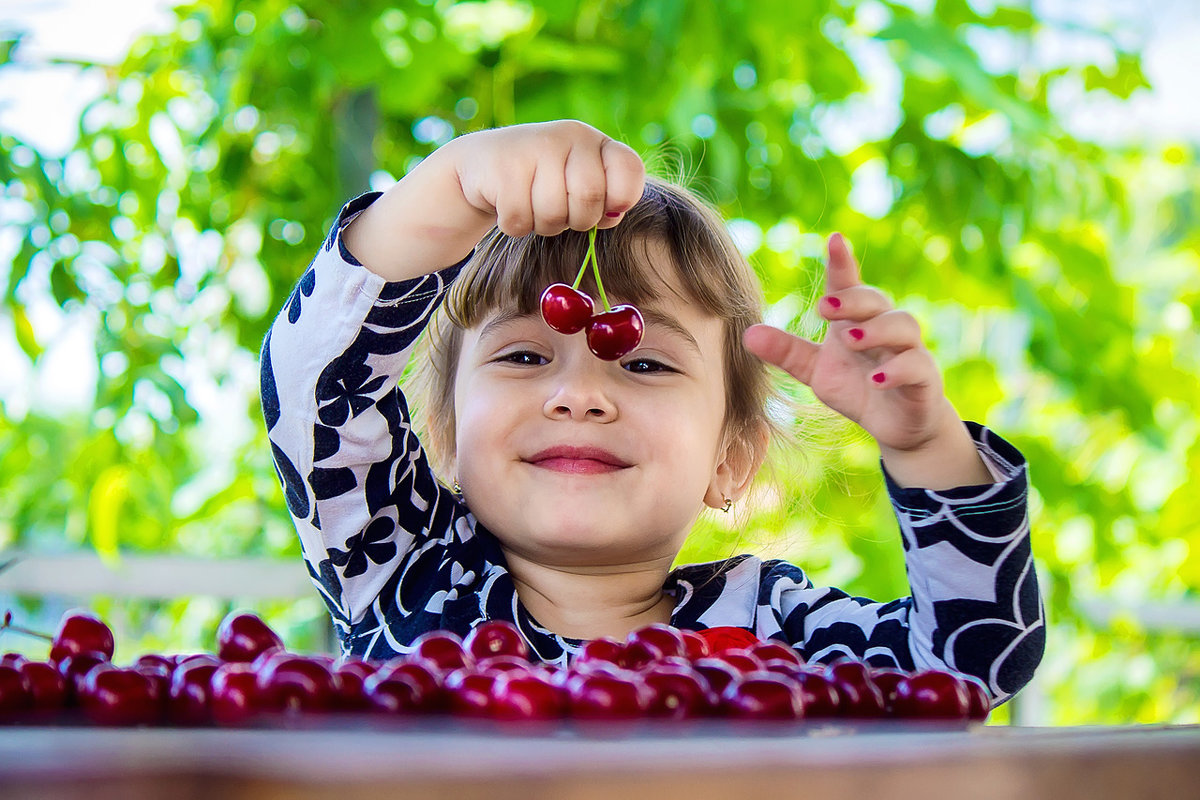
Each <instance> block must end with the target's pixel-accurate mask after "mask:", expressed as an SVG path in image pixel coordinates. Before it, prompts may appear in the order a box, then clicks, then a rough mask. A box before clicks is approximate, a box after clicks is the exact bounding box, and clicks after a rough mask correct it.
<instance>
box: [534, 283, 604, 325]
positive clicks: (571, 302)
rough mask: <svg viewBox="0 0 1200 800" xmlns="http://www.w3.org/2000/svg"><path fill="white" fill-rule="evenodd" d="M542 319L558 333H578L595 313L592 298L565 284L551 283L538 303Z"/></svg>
mask: <svg viewBox="0 0 1200 800" xmlns="http://www.w3.org/2000/svg"><path fill="white" fill-rule="evenodd" d="M538 304H539V306H540V307H541V310H542V319H543V320H545V321H546V324H547V325H549V326H550V327H551V328H553V329H554V330H556V331H558V332H559V333H567V334H571V333H579V332H580V331H581V330H583V329H584V328H585V327H586V326H587V324H588V321H589V320H591V318H592V312H593V311H595V304H594V303H593V302H592V298H590V297H588V296H587V295H586V294H584V293H583V292H581V291H579V290H578V289H574V288H572V287H570V286H568V285H567V284H565V283H552V284H550V285H549V286H547V287H546V289H545V291H543V292H542V297H541V299H540V301H539V303H538Z"/></svg>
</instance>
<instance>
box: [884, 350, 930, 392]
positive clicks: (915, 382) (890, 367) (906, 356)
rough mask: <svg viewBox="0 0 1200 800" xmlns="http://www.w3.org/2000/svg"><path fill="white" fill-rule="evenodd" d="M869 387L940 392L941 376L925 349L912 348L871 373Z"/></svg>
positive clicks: (898, 354)
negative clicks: (934, 390)
mask: <svg viewBox="0 0 1200 800" xmlns="http://www.w3.org/2000/svg"><path fill="white" fill-rule="evenodd" d="M870 380H871V385H872V386H873V387H874V388H876V389H901V388H904V389H937V390H938V391H940V390H941V385H942V375H941V372H940V371H939V370H938V367H937V364H936V363H935V362H934V360H933V354H932V353H930V352H929V351H928V350H926V349H925V348H912V349H909V350H905V351H903V352H901V353H897V354H896V355H895V356H893V357H891V358H889V359H888V360H887V361H884V362H883V363H882V364H880V365H879V367H878V368H877V369H876V370H875V371H874V372H872V373H871V378H870Z"/></svg>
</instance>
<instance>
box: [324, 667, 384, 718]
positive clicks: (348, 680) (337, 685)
mask: <svg viewBox="0 0 1200 800" xmlns="http://www.w3.org/2000/svg"><path fill="white" fill-rule="evenodd" d="M377 669H378V668H377V667H376V666H375V665H374V664H371V663H369V662H367V661H363V660H362V659H360V658H352V659H349V660H347V661H343V662H342V663H341V664H338V665H337V666H335V667H334V669H333V689H334V707H335V708H336V709H337V710H338V711H362V710H364V709H366V708H369V707H370V705H371V703H370V700H368V699H367V691H366V682H367V678H369V677H371V676H372V675H374V674H375V672H376V671H377Z"/></svg>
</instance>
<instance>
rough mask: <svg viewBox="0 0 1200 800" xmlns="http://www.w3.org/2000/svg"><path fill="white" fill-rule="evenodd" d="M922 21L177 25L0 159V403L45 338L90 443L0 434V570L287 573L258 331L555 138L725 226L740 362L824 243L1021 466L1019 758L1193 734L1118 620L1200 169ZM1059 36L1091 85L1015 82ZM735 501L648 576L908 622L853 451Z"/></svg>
mask: <svg viewBox="0 0 1200 800" xmlns="http://www.w3.org/2000/svg"><path fill="white" fill-rule="evenodd" d="M927 5H929V6H931V8H930V9H929V10H927V11H924V12H916V11H913V10H912V9H911V8H910V7H909V6H908V5H907V4H904V3H899V2H885V1H878V2H863V3H852V2H845V3H837V2H814V3H796V2H794V0H756V1H755V2H749V0H745V1H743V2H738V1H736V0H725V1H724V2H714V3H701V2H683V0H558V1H553V0H546V1H543V2H517V0H488V1H487V2H459V3H454V2H446V1H445V0H422V2H406V3H386V2H379V0H362V1H361V2H354V3H335V2H332V0H296V2H279V1H278V0H243V1H242V2H236V3H235V2H232V0H203V2H197V3H194V4H191V5H184V6H180V7H179V8H178V9H177V11H176V24H175V25H174V27H173V30H171V31H170V32H169V33H167V34H163V35H157V36H153V37H146V38H143V39H140V40H139V41H137V42H136V43H135V44H134V45H133V46H132V48H131V49H130V51H129V53H128V55H127V57H126V58H125V59H124V61H123V62H122V63H120V64H119V65H118V66H115V67H114V66H93V67H87V66H86V65H85V67H84V69H87V70H91V71H93V72H99V73H101V74H103V76H104V79H105V81H106V85H107V87H108V88H107V90H106V92H105V93H104V95H103V96H102V97H100V98H99V99H98V100H96V101H95V102H94V103H92V104H91V105H90V106H89V107H88V109H87V110H86V111H85V113H84V115H83V117H82V119H81V122H80V129H79V137H78V142H77V144H76V146H75V148H74V149H73V150H72V151H71V152H70V153H69V154H67V155H66V156H65V157H59V156H56V155H52V154H47V153H42V152H39V151H38V149H37V148H36V147H34V146H32V145H30V144H28V143H24V142H22V141H20V140H19V139H18V138H17V137H16V136H15V135H13V134H12V133H11V132H6V131H4V130H3V129H0V186H2V189H3V206H2V207H3V209H4V214H3V217H2V218H0V232H2V234H3V237H4V238H0V248H5V247H7V248H9V250H8V251H4V250H2V249H0V252H6V254H10V255H11V268H10V269H9V270H8V271H7V275H0V288H2V289H3V305H2V306H0V329H7V331H6V332H5V333H4V335H6V336H11V337H12V338H14V339H15V341H16V342H17V343H19V346H20V350H21V352H22V356H21V358H22V359H23V362H22V363H21V364H19V365H16V364H14V365H11V366H9V365H6V369H14V370H17V371H18V372H21V371H23V372H21V374H33V371H36V370H37V369H40V368H43V367H45V366H46V362H47V361H48V359H49V353H50V352H51V349H52V345H53V342H52V339H53V336H52V335H51V333H50V332H49V331H50V329H51V328H52V327H53V326H49V327H48V326H47V324H46V323H45V320H47V319H52V320H57V322H58V323H62V322H63V321H68V320H69V321H75V322H77V323H79V324H81V325H82V326H83V327H84V328H85V329H86V330H87V331H89V332H90V333H92V334H94V343H95V346H94V350H95V353H94V360H89V363H88V364H81V365H78V369H79V374H80V375H81V376H82V377H84V378H87V380H92V379H93V377H94V381H95V393H94V397H92V398H91V400H90V402H88V403H86V404H85V405H86V407H84V408H68V409H65V410H64V409H61V408H53V407H42V406H41V405H38V404H31V403H29V402H20V401H18V400H14V399H13V398H12V397H9V398H5V399H4V400H3V401H2V402H0V554H2V553H3V551H5V550H21V551H25V552H33V553H38V552H63V551H72V550H91V551H95V552H97V553H99V554H100V555H101V556H103V557H104V558H105V559H107V560H110V561H113V560H119V559H121V558H123V557H124V558H128V557H131V556H134V555H137V554H145V553H172V554H178V555H186V556H196V557H204V558H213V559H220V558H222V557H230V556H243V555H256V556H265V557H277V558H280V559H292V560H294V561H295V563H296V568H297V570H302V569H303V567H302V565H301V563H300V555H299V546H298V543H297V542H296V540H295V536H294V533H293V530H292V526H291V522H290V520H289V519H288V517H287V514H286V507H285V505H284V502H283V499H282V495H281V493H280V490H279V487H278V484H277V481H276V478H275V474H274V470H273V467H272V466H271V462H270V454H269V448H268V446H267V443H266V438H265V434H264V433H263V431H262V425H261V415H260V413H259V410H258V399H257V383H256V376H257V364H256V362H257V353H258V348H259V343H260V342H261V340H262V337H263V335H264V333H265V332H266V329H267V327H268V326H269V324H270V321H271V319H272V318H273V316H274V313H275V311H276V310H277V309H278V307H279V306H280V305H281V304H282V302H283V300H284V298H285V297H286V295H287V293H288V292H289V291H290V288H291V286H292V284H293V282H294V281H295V280H296V279H297V278H298V277H299V275H300V274H301V272H302V271H303V269H304V267H305V266H306V265H307V263H308V260H309V259H310V258H311V254H312V253H313V252H315V250H316V248H317V246H318V245H319V243H320V242H321V240H322V238H323V236H324V235H325V232H326V231H327V229H328V226H329V224H330V222H331V221H332V219H333V216H334V215H335V214H336V212H337V210H338V208H339V207H340V205H341V203H342V202H344V201H345V200H346V199H348V198H349V197H352V196H354V195H355V194H358V193H359V192H361V191H364V190H365V189H367V188H368V187H369V186H370V185H375V186H385V185H386V184H388V183H390V181H392V180H394V179H395V178H396V177H399V176H402V175H403V174H404V173H405V171H406V170H407V169H410V168H411V167H412V166H413V165H414V164H415V163H416V162H417V161H418V160H419V159H420V158H421V157H422V156H424V155H426V154H428V153H429V152H430V151H431V150H432V149H433V148H434V147H436V146H437V145H438V144H440V143H442V142H444V141H446V140H448V139H449V138H451V137H452V136H454V135H456V134H459V133H464V132H467V131H470V130H476V129H479V128H484V127H490V126H495V125H505V124H510V123H515V122H525V121H537V120H546V119H554V118H562V117H575V118H578V119H582V120H584V121H586V122H589V123H591V124H593V125H595V126H597V127H599V128H601V129H602V130H604V131H606V132H608V133H610V134H611V135H613V136H616V137H618V138H621V139H622V140H624V141H626V142H628V143H629V144H630V145H631V146H633V147H634V148H635V149H638V150H639V151H640V152H642V153H643V154H644V155H645V157H646V159H647V161H648V162H649V163H650V164H651V165H652V166H653V168H654V169H656V170H657V171H660V172H662V173H665V174H668V175H673V176H679V175H683V176H686V177H687V178H688V179H689V180H690V181H691V182H692V184H693V186H695V187H697V188H698V189H699V190H700V191H701V192H702V193H704V194H706V195H707V196H708V197H710V198H711V199H712V200H713V201H714V202H715V203H716V204H717V205H718V206H719V207H720V208H721V209H722V211H723V212H724V213H725V214H726V216H727V217H728V218H729V219H730V220H731V226H732V228H733V229H734V231H735V232H736V234H737V236H738V239H739V241H740V242H741V243H743V245H744V246H745V249H746V251H747V252H748V254H749V255H750V257H751V259H752V261H753V262H754V263H755V265H756V267H757V268H758V269H759V271H760V274H761V275H762V278H763V281H764V285H765V286H766V290H767V293H768V300H769V301H770V303H771V314H770V318H769V319H770V321H772V322H775V323H777V324H781V325H786V326H789V327H791V328H792V329H794V330H797V331H801V332H803V333H805V334H808V335H819V333H820V330H819V326H818V324H817V322H816V320H815V318H814V317H813V316H812V314H811V312H810V304H811V301H812V300H813V299H814V297H815V296H816V293H817V292H819V289H820V280H821V270H822V266H821V256H822V241H823V238H824V237H825V236H826V235H827V234H828V233H829V232H831V231H835V230H838V231H842V232H843V233H845V234H846V236H847V237H849V239H850V240H851V241H852V242H853V243H854V245H855V248H856V251H857V253H858V255H859V256H860V259H861V261H862V265H863V273H864V276H865V278H866V280H868V281H869V282H871V283H875V284H877V285H879V286H881V287H882V288H884V289H885V290H886V291H888V292H889V293H890V294H891V295H892V296H893V297H894V298H895V299H896V301H897V302H898V303H899V304H900V305H902V306H904V307H906V308H908V309H909V310H911V311H913V312H914V313H915V314H916V315H917V316H918V318H919V319H921V320H922V323H923V325H924V327H925V334H926V340H927V342H928V343H929V345H930V347H931V348H932V349H933V351H934V353H935V354H936V356H937V357H938V360H939V363H940V364H941V366H942V368H943V370H944V372H945V377H946V389H947V393H948V394H949V396H950V398H951V400H952V401H953V402H954V403H955V404H956V406H957V407H958V408H959V410H960V413H961V414H962V415H963V416H964V417H966V418H969V419H975V420H978V421H981V422H985V423H987V424H989V425H991V426H992V427H994V428H995V429H996V430H998V431H999V432H1001V433H1002V434H1003V435H1005V436H1006V437H1007V438H1009V439H1010V440H1011V441H1012V442H1014V443H1015V444H1016V445H1017V446H1018V447H1020V448H1021V449H1022V451H1023V452H1024V453H1025V454H1026V456H1027V457H1028V459H1029V461H1030V464H1031V476H1032V486H1033V490H1032V493H1031V501H1032V514H1033V525H1034V536H1035V539H1034V549H1035V554H1036V557H1037V566H1038V571H1039V576H1040V579H1041V581H1042V586H1043V589H1044V592H1045V599H1046V613H1047V620H1048V626H1049V635H1048V641H1049V644H1048V649H1047V655H1046V659H1045V661H1044V662H1043V667H1042V670H1041V673H1040V675H1039V677H1038V679H1037V681H1036V686H1035V689H1034V690H1031V695H1033V697H1032V698H1031V700H1030V701H1029V702H1027V703H1026V704H1025V705H1024V706H1023V707H1021V710H1022V714H1023V715H1024V716H1023V719H1024V720H1026V721H1029V720H1032V721H1036V722H1044V723H1050V724H1080V723H1133V722H1200V648H1198V647H1197V646H1196V645H1197V636H1198V634H1197V632H1196V631H1195V630H1194V629H1193V630H1192V631H1191V632H1189V631H1188V630H1186V629H1184V628H1186V625H1182V624H1180V625H1175V626H1172V625H1171V624H1167V625H1160V624H1157V623H1153V622H1152V620H1150V618H1149V616H1148V614H1147V613H1146V609H1147V608H1163V607H1169V608H1185V609H1186V608H1189V607H1190V606H1189V605H1188V604H1195V603H1197V602H1200V600H1198V598H1197V590H1198V588H1200V558H1197V557H1196V555H1195V554H1194V551H1193V550H1192V548H1200V527H1198V526H1197V522H1196V515H1195V514H1194V513H1193V509H1194V506H1195V500H1194V498H1193V493H1194V492H1195V491H1196V490H1197V489H1196V487H1197V486H1198V483H1197V477H1198V476H1200V445H1198V444H1197V441H1196V440H1197V427H1198V426H1197V417H1196V411H1195V409H1196V407H1197V405H1198V403H1197V401H1198V400H1200V391H1198V383H1197V359H1198V356H1200V341H1198V336H1197V329H1196V325H1195V322H1194V320H1195V318H1196V316H1197V312H1198V303H1200V257H1198V256H1197V244H1198V241H1200V227H1198V225H1197V221H1198V210H1197V209H1198V200H1200V196H1198V193H1197V187H1200V180H1198V179H1200V169H1198V167H1197V158H1196V156H1197V152H1196V149H1197V148H1196V143H1195V142H1187V141H1179V142H1169V141H1168V142H1165V143H1164V142H1161V141H1156V142H1155V143H1153V144H1151V143H1149V142H1150V140H1149V139H1147V141H1146V142H1137V141H1134V142H1132V143H1125V144H1121V145H1111V144H1109V145H1104V146H1102V145H1100V144H1097V143H1095V142H1091V141H1088V140H1086V139H1083V138H1080V137H1079V136H1076V135H1072V133H1071V132H1070V125H1068V124H1067V122H1066V120H1064V119H1063V118H1061V116H1060V115H1059V113H1057V110H1056V109H1055V108H1054V107H1053V104H1052V103H1051V102H1050V98H1052V97H1054V96H1056V93H1058V92H1063V91H1067V92H1075V93H1078V94H1081V95H1084V96H1087V97H1103V98H1104V99H1105V100H1106V101H1107V102H1111V103H1124V104H1127V105H1129V104H1131V102H1132V100H1133V99H1135V98H1136V97H1137V95H1138V93H1139V92H1142V91H1145V90H1146V89H1147V88H1148V82H1147V80H1146V78H1145V75H1144V74H1143V71H1142V58H1141V55H1140V54H1139V52H1138V51H1137V49H1136V46H1131V45H1130V44H1129V42H1130V37H1129V36H1127V35H1121V33H1122V32H1120V31H1115V30H1105V29H1103V28H1084V29H1079V28H1076V29H1073V30H1065V28H1063V26H1057V27H1056V24H1055V23H1052V22H1050V21H1048V20H1045V19H1040V18H1038V17H1036V16H1035V15H1034V14H1033V13H1032V12H1031V11H1030V10H1029V8H1028V6H1027V4H1024V3H1017V2H1011V3H1005V2H996V3H981V2H974V3H968V2H966V0H938V2H936V3H929V4H927ZM1056 32H1057V33H1058V34H1060V35H1070V36H1077V37H1078V36H1083V37H1085V38H1088V39H1089V41H1092V42H1093V43H1096V42H1099V43H1100V44H1102V45H1103V47H1102V48H1100V50H1099V51H1097V50H1095V49H1094V48H1093V50H1089V51H1088V52H1101V53H1107V55H1102V56H1100V55H1098V56H1097V57H1096V58H1094V59H1092V62H1089V63H1078V62H1073V63H1066V64H1062V65H1056V64H1048V65H1044V66H1039V64H1041V63H1042V62H1041V61H1039V59H1037V58H1035V57H1034V54H1035V53H1037V52H1040V51H1039V50H1038V43H1039V42H1044V41H1045V37H1047V36H1048V35H1051V34H1054V33H1056ZM997 53H1000V54H1001V55H1002V56H1004V57H999V58H998V57H997V56H996V54H997ZM23 63H24V62H23V55H22V42H21V36H20V31H17V30H12V31H8V32H6V33H4V34H3V36H0V70H13V69H20V68H22V65H23ZM88 376H93V377H88ZM89 385H90V384H89ZM767 477H768V478H769V479H770V480H768V481H764V482H763V484H762V486H761V491H760V492H759V493H758V494H757V495H756V500H755V501H754V502H752V503H749V504H745V505H744V506H743V509H742V511H741V514H740V516H736V518H735V519H726V518H721V519H717V518H707V517H706V518H705V519H703V520H702V521H701V523H700V525H699V527H698V528H697V530H696V533H695V535H694V536H693V538H692V539H691V541H690V542H689V544H688V546H687V548H686V550H685V552H684V553H683V554H682V555H681V560H697V559H708V558H720V557H723V556H726V555H729V554H730V553H731V552H733V551H737V550H744V549H756V550H759V551H761V552H768V553H771V554H773V555H785V556H787V557H789V558H792V559H794V560H796V561H797V562H798V563H800V564H801V565H802V566H804V567H805V569H806V570H808V571H809V573H810V574H811V575H812V576H813V578H814V580H816V581H818V582H823V583H831V584H836V585H839V586H842V587H843V588H846V589H847V590H848V591H851V592H853V593H856V594H862V595H866V596H871V597H876V598H879V599H891V598H894V597H897V596H901V595H904V594H907V586H906V583H905V578H904V569H903V561H902V557H901V550H900V543H899V537H898V536H897V535H896V530H895V522H894V519H893V517H892V514H891V510H890V508H889V506H888V504H887V498H886V494H885V493H884V492H883V486H882V478H881V475H880V472H879V469H878V462H877V453H876V452H875V451H874V450H873V447H872V445H871V443H870V441H869V440H866V439H864V437H863V436H862V435H861V434H857V433H855V431H852V430H849V429H847V428H846V427H845V426H842V425H839V424H837V423H836V422H830V421H829V420H828V419H825V418H821V417H819V416H818V417H816V418H814V419H813V420H811V421H806V422H805V423H804V424H803V426H802V431H801V437H800V446H799V447H798V448H797V449H796V452H793V453H788V454H784V455H782V456H781V457H780V459H779V460H778V462H777V464H776V466H775V468H774V469H773V470H771V471H770V472H769V473H768V475H767ZM218 563H219V562H218ZM18 568H19V567H18ZM218 572H219V569H215V571H214V580H219V579H220V576H219V574H217V573H218ZM3 591H4V590H3V580H2V578H0V592H3ZM0 600H3V601H4V603H6V604H7V605H9V606H12V607H13V608H14V610H15V612H16V613H18V614H19V615H23V616H24V617H26V618H28V619H31V620H34V621H36V620H39V619H41V620H42V621H43V622H44V621H45V620H47V619H49V620H50V622H49V624H53V618H54V617H56V615H57V613H58V612H59V611H61V608H62V607H64V603H68V602H70V603H73V604H74V603H80V602H82V603H85V604H87V605H90V606H92V607H93V608H95V609H96V610H97V611H99V612H100V613H101V614H102V615H104V616H105V617H106V618H109V619H110V620H112V622H113V624H114V627H115V628H116V629H117V631H118V636H119V639H120V644H119V649H118V658H132V657H133V656H135V655H137V654H138V653H140V652H143V651H146V650H167V651H188V650H197V649H203V648H208V647H211V643H212V636H213V631H214V629H215V627H216V623H217V621H218V620H219V619H220V617H221V616H222V615H223V614H224V613H225V612H226V611H227V610H228V609H229V608H230V606H231V605H243V606H244V605H253V606H254V607H255V608H257V609H258V610H259V611H261V612H262V613H263V614H264V615H266V616H267V617H268V619H269V620H270V621H271V622H272V624H274V625H275V626H276V627H278V628H279V629H280V630H281V631H282V632H283V633H284V636H285V638H286V639H287V641H288V643H289V645H290V646H292V647H294V648H295V649H300V650H305V649H310V650H311V649H318V648H320V647H321V646H322V643H323V642H324V640H325V631H326V629H327V628H328V625H327V618H326V616H325V613H324V610H323V608H322V606H321V605H320V602H319V601H318V600H317V598H316V594H315V592H314V593H313V596H312V597H309V598H305V599H302V600H299V601H296V600H286V601H285V600H281V601H279V602H272V603H261V602H260V603H238V602H236V601H235V602H233V603H230V602H228V601H219V600H214V599H213V598H205V597H199V598H175V599H168V600H163V601H162V602H148V601H138V602H131V601H128V600H121V599H115V598H103V597H96V598H93V597H87V598H48V597H28V596H21V597H15V596H0ZM1098 603H1099V604H1108V605H1107V606H1106V608H1109V609H1115V610H1116V613H1115V614H1098V613H1097V612H1096V611H1095V608H1096V604H1098ZM1193 616H1194V614H1193ZM10 648H12V649H24V648H29V649H30V650H31V651H34V652H36V644H34V645H29V644H26V643H18V642H17V641H16V640H15V639H14V638H11V637H9V638H5V639H3V640H0V649H10ZM1017 705H1018V706H1020V703H1018V704H1017ZM1014 713H1015V712H1013V711H1012V709H1011V707H1005V708H1003V709H1001V710H1000V711H998V712H996V713H995V714H994V715H993V721H995V722H999V723H1003V722H1006V721H1009V720H1010V719H1012V718H1013V715H1014Z"/></svg>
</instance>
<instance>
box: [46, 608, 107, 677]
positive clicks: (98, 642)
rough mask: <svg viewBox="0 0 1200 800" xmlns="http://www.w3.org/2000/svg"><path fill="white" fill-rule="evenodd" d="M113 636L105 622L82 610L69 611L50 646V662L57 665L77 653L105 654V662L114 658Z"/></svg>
mask: <svg viewBox="0 0 1200 800" xmlns="http://www.w3.org/2000/svg"><path fill="white" fill-rule="evenodd" d="M114 649H115V645H114V642H113V634H112V631H111V630H110V629H109V627H108V626H107V625H105V624H104V622H103V621H102V620H101V619H100V618H99V617H97V616H96V615H95V614H92V613H91V612H88V611H84V610H82V609H75V610H72V611H68V612H67V613H65V614H63V615H62V619H60V620H59V622H58V630H57V631H55V633H54V637H53V640H52V641H51V644H50V660H51V661H53V662H54V663H55V664H57V663H59V662H61V661H62V660H63V659H65V658H67V657H68V656H72V655H75V654H76V653H92V652H96V653H103V654H104V660H105V661H109V660H111V659H112V657H113V650H114Z"/></svg>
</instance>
